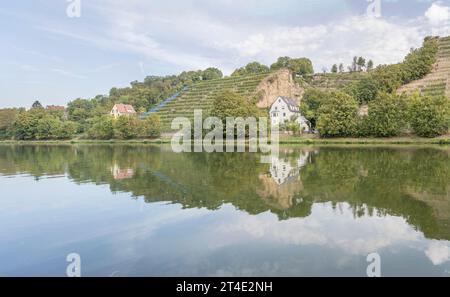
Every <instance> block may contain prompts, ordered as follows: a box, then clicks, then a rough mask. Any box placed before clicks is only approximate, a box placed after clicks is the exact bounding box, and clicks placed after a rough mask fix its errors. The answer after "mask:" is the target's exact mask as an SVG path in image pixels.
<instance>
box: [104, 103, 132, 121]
mask: <svg viewBox="0 0 450 297" xmlns="http://www.w3.org/2000/svg"><path fill="white" fill-rule="evenodd" d="M110 114H111V116H113V117H115V118H118V117H121V116H133V115H136V110H134V107H133V106H132V105H129V104H115V105H114V106H113V108H112V110H111V113H110Z"/></svg>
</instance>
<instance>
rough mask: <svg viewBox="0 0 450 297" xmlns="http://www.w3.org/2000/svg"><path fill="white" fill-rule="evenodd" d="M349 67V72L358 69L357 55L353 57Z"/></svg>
mask: <svg viewBox="0 0 450 297" xmlns="http://www.w3.org/2000/svg"><path fill="white" fill-rule="evenodd" d="M349 69H350V72H356V71H357V70H358V57H356V56H355V57H353V61H352V66H351V68H349Z"/></svg>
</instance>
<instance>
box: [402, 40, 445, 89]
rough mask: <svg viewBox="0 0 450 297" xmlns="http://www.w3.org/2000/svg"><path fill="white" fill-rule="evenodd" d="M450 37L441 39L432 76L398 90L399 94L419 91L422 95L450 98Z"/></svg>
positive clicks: (429, 75)
mask: <svg viewBox="0 0 450 297" xmlns="http://www.w3.org/2000/svg"><path fill="white" fill-rule="evenodd" d="M449 82H450V37H445V38H440V39H439V51H438V53H437V61H436V64H435V65H434V67H433V70H432V71H431V73H430V74H428V75H426V76H425V77H424V78H423V79H419V80H416V81H413V82H411V83H409V84H407V85H404V86H402V87H401V88H399V89H398V91H397V92H398V94H402V93H406V94H411V93H414V92H417V91H419V92H420V94H422V95H430V96H440V95H446V96H447V97H450V85H449Z"/></svg>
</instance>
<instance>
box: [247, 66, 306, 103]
mask: <svg viewBox="0 0 450 297" xmlns="http://www.w3.org/2000/svg"><path fill="white" fill-rule="evenodd" d="M304 92H305V90H304V89H303V88H301V87H300V86H299V85H298V84H297V83H296V82H295V80H294V77H293V74H292V72H291V71H290V70H288V69H281V70H279V71H277V72H275V73H273V74H271V75H269V76H268V77H266V78H265V79H264V80H263V81H262V82H261V83H260V84H259V86H258V87H257V89H256V94H257V96H258V99H259V101H258V103H257V105H258V107H259V108H268V107H270V106H271V105H272V103H273V102H274V101H275V100H276V99H277V97H278V96H286V97H290V98H292V99H295V100H297V101H298V102H299V103H300V99H301V98H302V96H303V93H304Z"/></svg>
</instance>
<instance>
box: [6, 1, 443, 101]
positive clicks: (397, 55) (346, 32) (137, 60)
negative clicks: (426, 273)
mask: <svg viewBox="0 0 450 297" xmlns="http://www.w3.org/2000/svg"><path fill="white" fill-rule="evenodd" d="M71 1H76V0H71ZM79 1H80V3H81V16H80V17H79V18H69V17H68V16H67V13H66V9H67V7H68V5H69V4H71V3H70V0H20V1H2V3H1V4H0V31H1V36H2V39H1V47H0V63H1V66H2V67H0V88H1V90H2V92H1V97H0V106H1V107H11V106H24V107H29V106H30V105H31V104H32V102H33V101H34V100H40V101H41V102H42V103H43V104H66V103H67V102H68V101H70V100H73V99H75V98H79V97H81V98H90V97H93V96H95V95H97V94H107V93H108V92H109V89H110V88H111V87H114V86H115V87H124V86H127V85H128V84H129V82H131V81H134V80H142V79H143V78H144V77H145V76H147V75H167V74H175V73H178V72H181V71H183V70H195V69H201V68H206V67H209V66H214V67H218V68H220V69H222V70H223V71H224V73H225V74H229V73H230V72H231V71H232V70H233V69H234V68H236V67H238V66H241V65H244V64H246V63H248V62H250V61H254V60H258V61H260V62H263V63H266V64H270V63H272V62H273V61H274V60H276V58H277V57H278V56H284V55H288V56H291V57H303V56H306V57H309V58H311V59H312V61H313V63H314V66H315V70H316V71H321V70H322V69H323V68H324V67H327V68H330V66H331V65H332V64H333V63H340V62H343V63H346V64H348V63H349V61H350V60H351V58H352V56H354V55H363V56H366V57H368V58H371V59H373V60H374V61H375V63H376V64H380V63H381V64H384V63H393V62H398V61H400V60H401V59H402V58H403V57H404V55H405V54H406V53H407V52H408V50H409V49H410V47H417V46H420V43H421V41H422V39H423V38H424V37H425V36H427V35H450V9H449V7H450V1H448V0H447V1H429V0H415V1H414V0H389V1H388V0H380V1H381V11H380V13H381V16H380V17H378V18H377V17H373V16H369V15H368V14H367V7H368V5H370V4H371V3H370V2H369V1H367V0H323V1H319V0H214V1H213V0H165V1H161V0H147V1H144V0H127V1H123V0H79ZM372 1H377V0H372Z"/></svg>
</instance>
